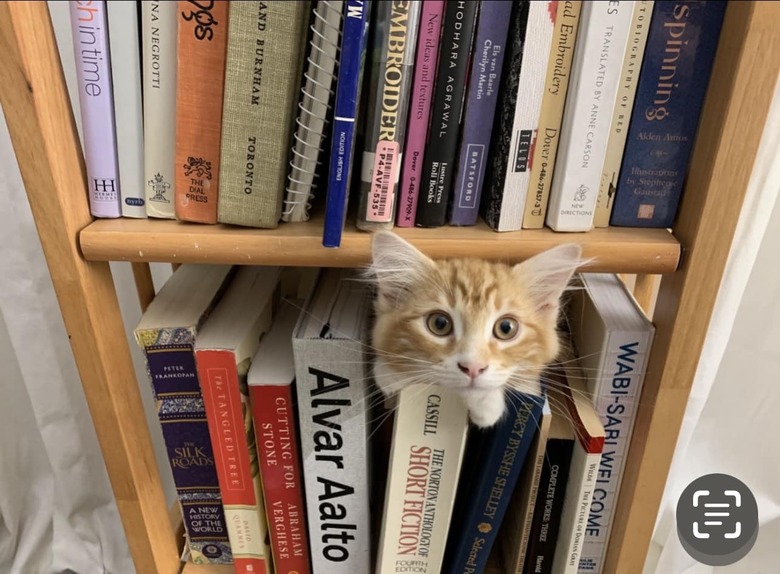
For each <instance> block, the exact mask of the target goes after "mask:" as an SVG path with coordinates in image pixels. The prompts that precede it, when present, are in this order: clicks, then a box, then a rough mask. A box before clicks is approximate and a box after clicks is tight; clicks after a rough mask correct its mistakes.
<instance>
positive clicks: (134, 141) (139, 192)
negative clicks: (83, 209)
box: [106, 0, 146, 218]
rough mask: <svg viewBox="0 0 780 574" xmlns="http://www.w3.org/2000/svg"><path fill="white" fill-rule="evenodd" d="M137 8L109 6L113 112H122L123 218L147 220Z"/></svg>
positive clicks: (118, 130) (118, 139)
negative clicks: (114, 110) (145, 218)
mask: <svg viewBox="0 0 780 574" xmlns="http://www.w3.org/2000/svg"><path fill="white" fill-rule="evenodd" d="M138 8H139V5H138V3H136V2H118V1H116V0H110V1H109V2H108V3H107V4H106V9H107V13H108V31H109V34H108V40H109V45H110V51H111V80H112V92H113V96H114V109H116V110H121V111H122V113H120V114H117V115H116V117H115V120H116V145H117V160H118V165H119V187H120V189H121V190H122V216H123V217H136V218H144V217H146V201H145V199H144V185H143V177H144V158H143V149H144V142H143V137H144V136H143V107H142V103H141V44H140V40H139V34H138V20H139V18H138V15H139V14H138Z"/></svg>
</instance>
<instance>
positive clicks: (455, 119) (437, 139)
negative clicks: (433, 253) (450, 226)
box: [416, 0, 479, 227]
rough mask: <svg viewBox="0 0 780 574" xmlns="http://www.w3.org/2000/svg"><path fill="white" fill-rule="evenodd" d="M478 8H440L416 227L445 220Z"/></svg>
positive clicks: (462, 1) (460, 2)
mask: <svg viewBox="0 0 780 574" xmlns="http://www.w3.org/2000/svg"><path fill="white" fill-rule="evenodd" d="M478 5H479V2H474V1H471V0H469V1H466V0H451V1H450V2H447V7H446V9H445V13H444V23H443V28H442V37H441V52H440V56H439V64H438V67H437V69H436V89H435V92H434V96H433V107H432V108H431V121H430V125H429V127H428V144H427V148H426V151H425V161H424V162H423V172H422V178H421V186H420V200H419V203H418V206H417V222H416V225H417V226H418V227H439V226H442V225H444V223H445V222H446V219H447V203H448V201H449V199H450V195H451V191H452V185H453V181H454V175H455V168H456V167H457V159H458V158H457V154H458V136H459V135H460V126H461V120H462V116H463V102H464V100H465V94H466V78H467V75H468V70H469V60H470V57H471V44H472V41H473V39H474V29H475V27H476V26H475V23H476V19H477V7H478Z"/></svg>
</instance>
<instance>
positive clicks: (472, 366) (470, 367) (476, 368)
mask: <svg viewBox="0 0 780 574" xmlns="http://www.w3.org/2000/svg"><path fill="white" fill-rule="evenodd" d="M458 368H459V369H460V371H461V372H462V373H464V374H466V375H468V376H469V378H470V379H476V378H477V377H478V376H480V375H481V374H482V373H484V372H485V369H487V368H488V366H487V364H485V363H458Z"/></svg>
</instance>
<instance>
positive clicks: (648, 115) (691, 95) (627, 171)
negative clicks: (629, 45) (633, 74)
mask: <svg viewBox="0 0 780 574" xmlns="http://www.w3.org/2000/svg"><path fill="white" fill-rule="evenodd" d="M725 10H726V3H725V2H686V3H684V4H683V3H680V2H666V1H658V2H656V3H655V6H654V8H653V20H652V22H651V24H650V31H649V32H648V40H647V48H646V49H645V59H644V62H643V63H642V70H641V72H640V77H639V86H638V87H637V93H636V104H635V105H634V110H633V112H632V113H631V123H630V125H629V128H628V139H627V142H626V149H625V153H624V156H623V165H622V167H621V168H620V179H619V180H618V184H617V192H616V195H615V204H614V207H613V209H612V218H611V219H610V224H611V225H623V226H630V227H671V225H672V223H674V218H675V216H676V214H677V206H678V204H679V201H680V195H681V194H682V185H683V181H684V179H685V174H686V171H687V167H688V160H689V159H690V155H691V150H692V148H693V140H694V138H695V137H696V129H697V127H698V125H699V115H700V114H701V106H702V103H703V102H704V95H705V94H706V92H707V85H708V84H709V79H710V73H711V72H712V63H713V61H714V59H715V50H716V49H717V46H718V37H719V35H720V29H721V25H722V24H723V16H724V13H725ZM670 61H671V62H670Z"/></svg>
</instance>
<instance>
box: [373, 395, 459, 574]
mask: <svg viewBox="0 0 780 574" xmlns="http://www.w3.org/2000/svg"><path fill="white" fill-rule="evenodd" d="M467 430H468V409H467V408H466V406H465V404H464V403H463V401H462V400H461V398H460V397H459V396H457V395H456V394H455V393H454V392H452V391H449V390H447V389H444V388H441V387H438V386H431V385H411V386H409V387H406V388H405V389H403V390H402V391H401V392H400V393H399V396H398V405H397V411H396V413H395V424H394V427H393V442H392V447H391V452H390V466H389V477H388V481H387V489H386V493H385V507H384V517H383V520H382V528H381V534H380V538H379V551H378V556H377V566H376V570H375V572H376V574H396V573H402V572H418V573H420V574H438V573H439V571H440V570H441V567H442V560H443V558H444V547H445V543H446V542H447V534H448V532H449V527H450V519H451V518H452V510H453V506H454V504H455V493H456V490H457V486H458V477H459V475H460V467H461V464H462V462H463V452H464V449H465V445H466V434H467Z"/></svg>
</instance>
